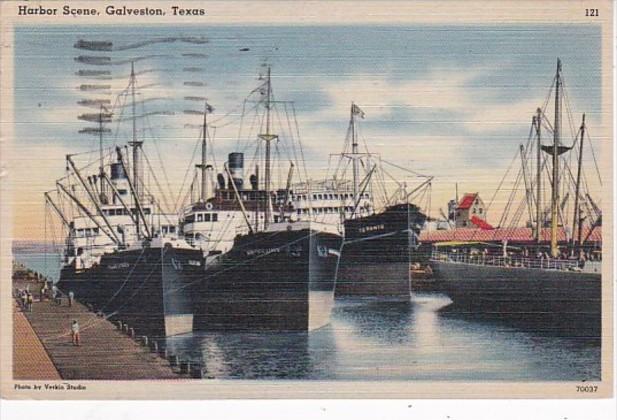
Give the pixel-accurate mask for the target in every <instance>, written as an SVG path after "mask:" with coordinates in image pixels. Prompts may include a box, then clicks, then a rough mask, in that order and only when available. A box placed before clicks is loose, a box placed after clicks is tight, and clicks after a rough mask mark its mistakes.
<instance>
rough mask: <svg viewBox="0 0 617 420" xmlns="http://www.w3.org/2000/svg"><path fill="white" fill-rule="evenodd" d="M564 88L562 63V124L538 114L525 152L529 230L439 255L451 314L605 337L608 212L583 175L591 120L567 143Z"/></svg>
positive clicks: (485, 235) (480, 236) (438, 273)
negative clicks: (548, 138) (548, 140)
mask: <svg viewBox="0 0 617 420" xmlns="http://www.w3.org/2000/svg"><path fill="white" fill-rule="evenodd" d="M563 89H564V87H563V80H562V76H561V62H560V61H559V60H558V62H557V72H556V76H555V78H554V82H553V86H552V87H551V92H553V91H554V92H555V93H554V96H555V111H554V113H555V115H554V120H553V121H552V122H551V121H549V120H548V118H547V116H546V114H545V110H544V109H541V108H538V109H537V111H536V114H537V115H535V116H534V117H533V123H532V131H531V132H532V134H533V135H534V136H535V141H533V142H529V143H528V146H527V147H525V146H523V145H521V146H520V154H521V157H522V159H523V166H522V168H521V172H520V173H521V174H522V176H519V177H518V178H519V179H524V181H525V199H524V200H522V202H521V203H520V205H519V208H521V209H524V208H527V209H528V213H529V214H528V216H529V220H528V226H527V227H526V228H521V227H516V226H513V227H508V226H502V227H498V228H497V229H494V230H489V231H482V230H477V232H475V233H474V234H473V235H472V237H468V238H466V240H464V241H461V239H460V238H462V235H458V238H459V239H458V240H457V241H456V242H455V243H454V244H453V245H452V246H449V244H448V243H447V242H446V243H444V244H442V246H441V247H440V248H439V249H436V250H435V251H434V253H433V257H432V259H431V265H432V267H433V272H434V276H435V280H436V287H437V288H438V289H439V290H441V291H443V292H444V293H446V294H447V295H448V296H450V298H451V299H452V300H453V303H452V305H451V306H450V308H449V310H456V311H459V312H466V313H472V314H477V315H493V316H496V317H498V318H499V319H508V320H515V321H516V320H518V321H522V322H525V321H537V320H541V321H542V322H543V323H544V325H545V327H546V328H548V329H554V328H558V327H564V328H566V329H567V330H568V331H570V332H571V333H572V334H576V333H577V331H578V332H580V331H583V333H584V334H593V335H598V334H599V333H600V329H601V314H602V310H601V309H602V286H601V283H602V281H601V280H602V274H601V272H602V244H601V225H602V212H601V209H600V207H599V206H598V205H596V203H595V202H594V201H593V199H592V198H591V195H590V190H589V186H588V185H589V184H588V182H590V180H591V179H592V178H591V177H590V176H585V174H584V172H583V166H582V163H583V151H584V148H583V145H584V141H585V139H586V138H587V136H588V135H587V134H586V125H585V116H584V115H583V122H582V124H581V126H580V129H579V131H578V133H576V135H575V136H574V137H575V138H574V141H573V143H572V145H571V146H567V145H564V144H563V143H562V140H561V131H562V130H561V125H562V123H561V112H562V108H563V103H562V102H563V101H564V99H563V98H564V95H563ZM549 95H550V94H549ZM549 99H550V96H549ZM549 99H547V100H546V102H545V103H546V104H548V103H549ZM545 107H546V105H545ZM543 130H547V131H549V132H550V131H552V133H550V134H551V135H552V144H548V145H543V144H542V141H541V133H542V132H543ZM575 151H576V152H578V156H577V159H576V162H577V168H576V169H574V168H573V169H571V168H570V167H569V166H568V161H567V160H566V159H565V158H563V157H562V155H566V154H568V153H572V152H575ZM530 155H531V156H533V155H535V164H536V168H535V170H534V172H535V177H531V176H530V175H529V174H531V173H532V171H531V170H530V168H529V167H528V166H527V165H528V163H527V160H530V158H529V156H530ZM530 166H531V165H530ZM543 173H545V174H548V175H549V176H548V177H547V178H548V185H550V200H547V201H548V202H549V204H548V208H546V209H545V207H544V202H543V199H542V196H543V194H542V192H543V185H544V183H545V181H544V180H543V178H545V176H544V175H543ZM597 175H598V179H599V173H598V174H597ZM534 178H535V179H534ZM516 188H517V187H516V185H515V188H514V189H513V190H514V191H515V190H516ZM564 191H566V192H565V194H564ZM570 198H573V201H574V203H573V206H572V208H573V210H574V211H573V214H572V216H571V217H572V219H571V221H572V225H570V226H567V220H568V218H569V217H568V213H567V212H566V209H567V208H568V207H567V204H568V199H570ZM512 200H513V195H512V194H511V193H510V199H509V201H508V203H507V205H506V209H507V208H512V207H515V206H514V205H512V204H511V201H512ZM505 215H506V213H505V212H504V215H503V216H502V220H505V219H506V217H505ZM514 219H516V218H514ZM500 223H501V222H500ZM517 232H523V234H517ZM460 233H464V232H460ZM455 236H457V235H455ZM592 236H595V237H596V239H595V240H594V241H592V240H590V238H591V237H592ZM598 237H599V240H598V239H597V238H598ZM491 242H493V243H492V244H491Z"/></svg>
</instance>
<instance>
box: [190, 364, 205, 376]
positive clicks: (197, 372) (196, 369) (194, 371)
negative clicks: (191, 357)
mask: <svg viewBox="0 0 617 420" xmlns="http://www.w3.org/2000/svg"><path fill="white" fill-rule="evenodd" d="M190 372H191V378H194V379H202V378H203V377H204V372H203V370H202V369H201V365H199V364H193V365H191V371H190Z"/></svg>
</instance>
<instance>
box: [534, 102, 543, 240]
mask: <svg viewBox="0 0 617 420" xmlns="http://www.w3.org/2000/svg"><path fill="white" fill-rule="evenodd" d="M536 112H537V115H536V118H535V120H536V121H535V122H536V133H537V136H538V139H537V144H536V159H537V162H536V232H535V233H536V238H535V239H536V243H540V240H541V237H542V226H543V225H544V223H542V136H541V127H542V110H541V109H540V108H538V109H537V110H536Z"/></svg>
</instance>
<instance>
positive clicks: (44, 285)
mask: <svg viewBox="0 0 617 420" xmlns="http://www.w3.org/2000/svg"><path fill="white" fill-rule="evenodd" d="M46 294H47V283H43V286H42V287H41V295H40V298H39V299H40V301H41V302H43V301H44V300H45V295H46Z"/></svg>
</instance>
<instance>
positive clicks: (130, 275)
mask: <svg viewBox="0 0 617 420" xmlns="http://www.w3.org/2000/svg"><path fill="white" fill-rule="evenodd" d="M101 7H102V6H101ZM101 7H99V8H101ZM101 10H104V8H101ZM115 22H116V21H114V22H113V23H111V24H110V23H105V24H98V25H97V24H93V25H86V24H80V23H78V22H75V23H71V24H65V23H62V24H54V25H36V24H33V23H32V22H31V21H29V22H27V23H24V24H15V25H14V27H13V28H12V40H11V46H12V64H11V70H12V77H11V87H12V125H11V127H12V138H11V141H10V143H9V144H7V145H6V146H3V147H4V148H5V150H8V154H7V155H6V156H9V158H8V159H6V160H4V159H3V161H2V164H3V171H6V174H5V175H6V176H4V175H3V180H7V181H8V182H7V183H6V184H5V188H4V189H3V200H5V203H7V201H6V200H8V202H10V206H9V207H10V211H9V212H3V226H5V225H7V224H10V239H9V240H6V237H5V236H3V241H4V242H3V244H4V245H3V246H5V248H6V246H7V244H8V246H9V247H10V249H9V250H7V249H4V251H3V252H4V254H3V260H2V262H3V270H4V273H8V274H9V275H10V278H11V281H10V282H9V280H8V278H3V281H4V282H5V283H7V286H6V287H5V288H4V289H3V290H4V291H6V292H8V293H9V294H10V299H9V297H8V296H3V298H5V300H4V301H3V302H4V303H5V305H4V308H5V309H6V311H5V312H6V313H5V314H4V315H5V317H7V318H11V319H12V327H11V332H10V335H11V336H12V337H11V338H10V343H11V344H10V346H11V348H12V351H11V369H10V370H11V372H9V377H10V378H11V380H12V381H13V383H14V384H15V386H16V387H19V386H23V387H24V388H23V390H24V391H29V390H31V389H29V388H27V387H29V386H31V385H29V384H31V383H37V381H44V382H46V383H48V384H49V383H55V384H57V386H59V387H65V388H67V387H68V389H69V390H71V389H75V391H76V392H78V391H79V388H78V387H80V386H84V387H86V386H89V384H92V383H95V382H97V381H101V382H107V383H110V382H109V381H152V380H154V381H157V383H159V384H161V383H165V384H177V386H180V387H181V386H185V385H187V384H191V385H190V386H192V385H193V384H199V385H204V386H212V387H215V386H217V384H220V385H221V386H227V388H226V392H227V393H228V394H227V395H231V397H232V398H233V395H234V394H233V392H234V391H233V387H234V384H238V385H240V386H245V385H247V384H249V385H248V386H250V384H251V383H255V384H263V383H268V384H273V386H278V387H281V388H277V389H282V388H284V387H286V386H287V385H286V384H297V383H302V384H309V385H308V386H312V385H311V384H315V385H318V384H322V383H325V384H332V386H334V387H336V384H337V383H345V384H346V388H345V389H346V391H345V393H344V394H341V395H343V396H347V397H350V398H354V396H353V387H354V385H353V384H354V383H358V384H359V386H360V384H363V383H372V384H375V386H379V384H386V386H388V385H387V384H399V383H408V384H411V383H416V384H422V383H430V384H431V386H432V388H430V389H431V390H430V392H429V391H427V395H432V396H437V397H442V398H443V397H448V396H447V395H445V394H442V393H441V392H440V388H439V387H440V385H439V384H444V386H445V385H446V384H450V383H455V384H457V383H458V384H472V386H473V384H484V385H486V384H489V385H490V384H498V386H502V385H505V384H509V383H515V384H519V385H522V386H526V385H533V384H547V383H548V384H555V385H561V384H563V383H568V384H569V386H570V391H571V392H572V394H574V393H576V392H579V393H580V394H581V395H579V396H580V397H588V398H589V397H595V395H593V393H594V392H596V391H597V390H598V387H599V386H600V387H601V388H602V389H601V390H600V391H601V393H602V395H607V394H606V393H607V392H612V365H611V366H608V365H607V357H609V355H610V358H609V359H608V362H609V364H610V363H612V351H613V348H612V341H613V332H612V328H613V313H612V310H613V301H612V294H613V278H612V260H611V254H610V252H607V249H611V247H612V243H610V241H612V229H613V227H612V212H613V198H612V195H611V194H612V193H611V191H612V182H613V180H612V167H611V165H612V164H611V162H612V153H613V145H612V143H613V138H612V123H613V113H612V106H610V107H607V103H608V104H610V103H611V101H612V93H611V89H612V77H611V76H607V72H610V71H611V70H610V69H608V68H607V67H606V63H607V60H606V56H605V55H606V54H607V52H606V51H607V50H606V48H605V47H604V45H605V37H606V32H605V31H604V29H603V26H602V24H600V23H598V24H593V23H592V22H593V21H589V23H578V22H576V23H561V22H559V21H555V22H549V21H544V22H533V23H520V22H518V23H517V22H516V21H512V22H502V23H494V22H489V23H482V24H475V25H474V24H471V23H469V24H466V23H457V24H446V23H426V22H425V23H414V22H408V23H392V24H385V23H374V22H372V23H366V22H362V21H359V22H355V23H349V22H345V21H342V22H340V23H336V22H331V21H329V22H327V23H310V22H306V23H303V24H298V25H290V24H284V23H280V22H277V23H260V24H258V23H255V22H252V23H217V24H208V23H207V22H206V21H204V22H203V23H199V22H195V21H194V20H193V21H191V23H190V24H180V23H177V21H176V22H175V23H166V24H164V25H156V24H139V25H134V24H120V23H115ZM611 60H612V58H611ZM4 80H5V81H6V79H4ZM607 81H608V82H609V83H610V84H611V86H607ZM607 95H609V96H610V97H607ZM7 121H8V120H7V119H4V118H3V125H4V122H7ZM7 214H8V215H10V219H9V222H8V223H5V222H7V220H6V219H5V215H7ZM5 232H6V230H5ZM603 238H608V239H607V240H609V244H608V245H604V246H603ZM611 252H612V251H611ZM9 267H10V270H9ZM9 283H10V287H8V284H9ZM8 308H10V312H9V311H8ZM3 334H5V333H4V332H3ZM606 381H610V382H609V383H607V382H606ZM173 386H176V385H173ZM392 386H394V385H392ZM577 386H578V387H579V388H581V390H580V391H576V387H577ZM594 387H595V391H594V390H593V388H594ZM587 388H589V389H587ZM84 389H85V388H84ZM204 389H208V388H204ZM12 390H13V391H15V392H17V391H19V389H18V388H15V389H12ZM109 392H111V391H109ZM169 392H171V391H169ZM363 392H364V394H363V395H365V396H370V395H371V393H370V391H363ZM195 393H196V394H193V395H199V394H198V393H197V391H195ZM165 395H167V394H165ZM169 395H171V394H169ZM266 395H267V394H266ZM274 395H276V392H274ZM299 395H300V394H299ZM310 395H315V394H310ZM380 395H382V394H380ZM396 395H400V394H396ZM478 395H485V394H481V393H479V394H478ZM324 397H326V396H324ZM69 398H70V397H69ZM146 398H147V397H146Z"/></svg>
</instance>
